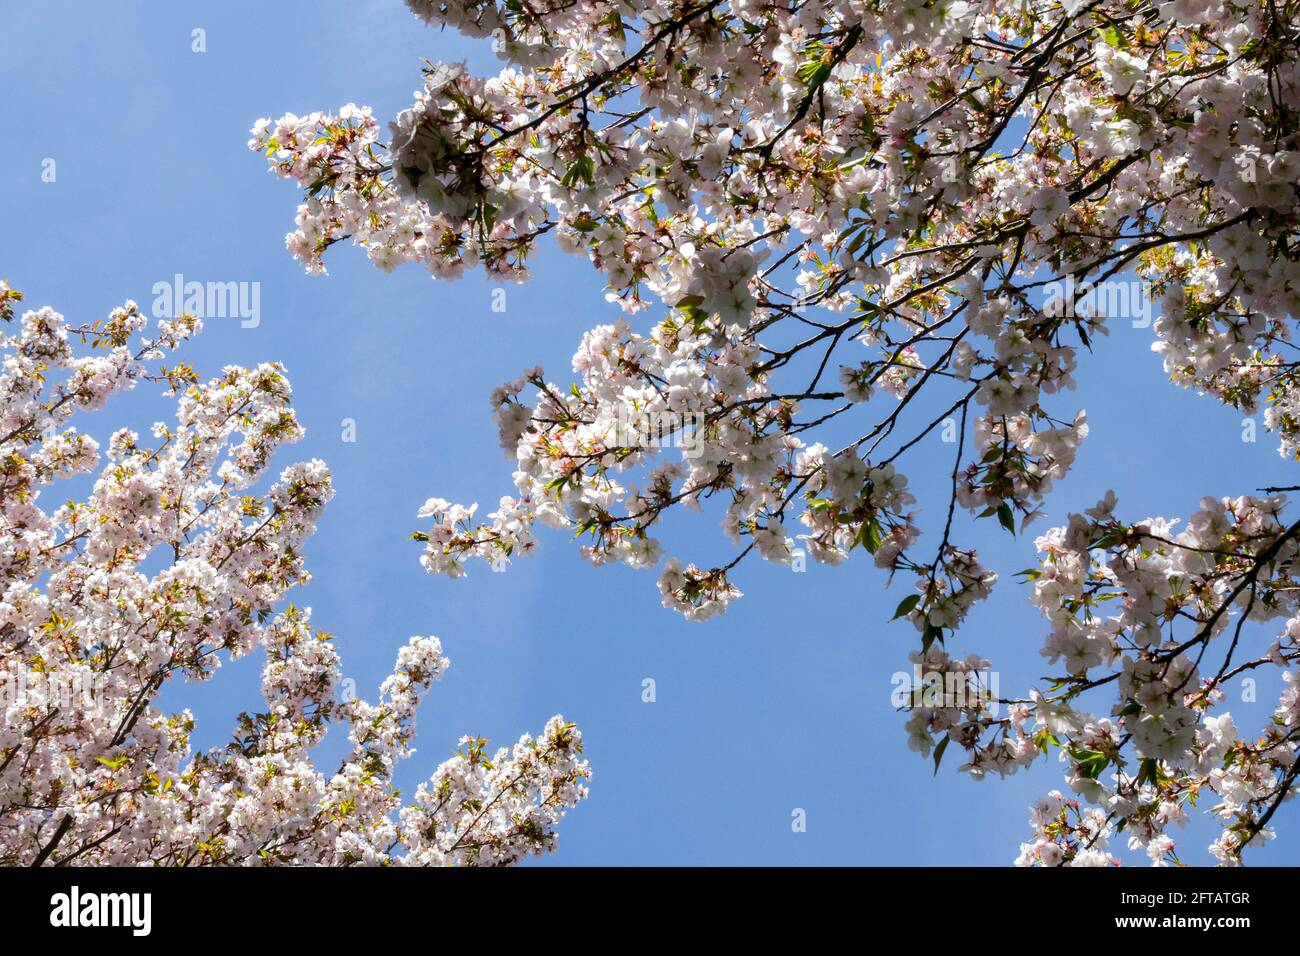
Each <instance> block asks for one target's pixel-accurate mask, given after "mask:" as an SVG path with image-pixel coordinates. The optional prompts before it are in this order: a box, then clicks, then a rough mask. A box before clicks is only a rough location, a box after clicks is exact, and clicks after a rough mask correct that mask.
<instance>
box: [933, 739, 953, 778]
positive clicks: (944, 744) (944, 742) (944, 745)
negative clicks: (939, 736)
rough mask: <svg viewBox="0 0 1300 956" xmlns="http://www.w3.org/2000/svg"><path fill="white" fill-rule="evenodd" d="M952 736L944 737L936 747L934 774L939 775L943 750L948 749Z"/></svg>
mask: <svg viewBox="0 0 1300 956" xmlns="http://www.w3.org/2000/svg"><path fill="white" fill-rule="evenodd" d="M951 739H952V738H951V737H944V738H943V740H941V741H939V746H937V747H935V748H934V775H935V776H936V777H937V776H939V761H940V760H942V759H943V752H944V751H945V750H947V749H948V741H949V740H951Z"/></svg>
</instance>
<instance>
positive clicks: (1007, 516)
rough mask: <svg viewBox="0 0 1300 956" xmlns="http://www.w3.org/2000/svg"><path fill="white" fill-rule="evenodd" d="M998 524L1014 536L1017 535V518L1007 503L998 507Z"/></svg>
mask: <svg viewBox="0 0 1300 956" xmlns="http://www.w3.org/2000/svg"><path fill="white" fill-rule="evenodd" d="M998 522H999V523H1000V524H1001V525H1002V527H1004V528H1006V529H1007V530H1008V531H1010V532H1011V534H1012V535H1013V536H1014V535H1015V533H1016V516H1015V513H1014V512H1013V511H1012V510H1011V506H1010V505H1009V504H1007V503H1006V502H1005V501H1004V502H1002V504H1000V505H998Z"/></svg>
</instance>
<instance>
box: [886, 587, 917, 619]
mask: <svg viewBox="0 0 1300 956" xmlns="http://www.w3.org/2000/svg"><path fill="white" fill-rule="evenodd" d="M920 603H921V595H919V594H909V595H908V596H907V597H905V598H903V600H901V601H899V602H898V610H897V611H895V612H894V616H893V617H891V618H890V620H891V621H897V620H898V619H899V618H900V617H903V616H904V615H906V614H911V613H912V609H913V608H914V607H916V606H917V605H918V604H920Z"/></svg>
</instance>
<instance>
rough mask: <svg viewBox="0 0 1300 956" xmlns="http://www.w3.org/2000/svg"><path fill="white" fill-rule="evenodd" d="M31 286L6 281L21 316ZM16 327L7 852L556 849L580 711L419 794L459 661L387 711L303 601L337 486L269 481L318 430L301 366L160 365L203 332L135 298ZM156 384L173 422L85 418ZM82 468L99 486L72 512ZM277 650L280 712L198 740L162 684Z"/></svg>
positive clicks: (268, 707) (214, 861) (54, 859)
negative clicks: (403, 774) (295, 383)
mask: <svg viewBox="0 0 1300 956" xmlns="http://www.w3.org/2000/svg"><path fill="white" fill-rule="evenodd" d="M21 298H22V296H21V294H20V293H18V292H17V291H16V290H13V289H11V288H10V287H9V286H8V285H7V284H3V283H0V317H2V318H3V320H4V321H5V322H6V323H7V324H9V323H14V322H15V318H14V311H15V310H14V306H15V305H16V304H17V303H18V302H19V301H20V300H21ZM16 321H17V325H18V329H17V330H16V331H15V332H14V333H12V334H10V333H9V332H8V331H5V333H4V334H3V336H2V342H3V348H4V353H5V359H4V368H3V372H2V373H0V508H2V512H0V569H3V576H2V577H0V711H2V712H3V720H2V721H0V862H2V863H5V864H38V865H39V864H50V865H63V864H78V865H80V864H87V865H139V864H156V865H218V864H220V865H261V864H330V865H345V864H369V865H387V864H405V865H433V864H436V865H448V864H465V865H480V864H493V865H495V864H509V863H514V862H516V861H518V860H520V859H522V858H523V857H525V856H528V855H531V854H536V853H540V852H544V851H547V850H550V849H552V848H553V847H554V843H555V827H556V825H557V824H558V823H559V821H560V820H561V818H562V817H563V816H564V812H565V810H566V809H567V808H569V807H571V806H574V805H575V804H577V803H578V802H579V801H581V800H582V799H583V798H584V797H585V795H586V788H585V785H584V781H585V780H586V779H587V778H588V777H589V776H590V770H589V768H588V765H587V762H586V761H585V760H583V759H582V758H581V753H582V736H581V734H580V733H579V731H578V730H577V728H576V727H575V726H574V725H573V724H572V723H568V722H566V721H564V720H563V719H562V718H561V717H558V716H557V717H554V718H552V719H551V720H550V721H549V722H548V723H547V724H546V727H545V729H544V730H543V731H542V733H541V734H540V735H539V736H538V737H537V738H534V737H532V736H529V735H524V736H522V737H520V738H519V741H518V742H517V743H516V744H515V745H514V746H513V747H509V748H502V749H500V750H498V751H496V752H495V754H491V753H490V752H489V751H488V749H487V742H486V741H484V740H482V739H480V738H476V737H465V738H463V739H462V740H461V745H460V749H459V750H458V751H457V752H456V754H455V755H454V756H453V757H452V758H451V759H449V760H447V761H446V762H445V763H443V764H442V765H441V766H440V767H438V768H437V770H436V771H435V772H434V774H433V775H432V777H431V778H430V779H429V781H428V782H427V783H425V784H422V785H421V787H420V789H419V790H418V792H417V793H416V794H415V796H414V799H413V801H412V802H409V803H403V801H402V799H401V797H400V795H399V794H398V793H397V791H396V790H394V789H393V786H392V784H393V773H394V769H395V765H396V763H397V762H398V761H399V760H401V759H403V758H405V757H408V756H409V755H410V754H411V753H413V750H412V748H411V746H410V744H411V740H412V738H413V735H414V732H415V711H416V707H417V706H418V704H419V702H420V699H421V697H422V696H423V694H424V693H425V692H426V691H427V690H428V688H429V687H430V685H431V684H432V683H433V682H434V681H436V680H438V679H440V678H441V677H442V675H443V673H444V672H445V671H446V669H447V667H448V661H447V659H446V657H444V656H443V654H442V647H441V645H440V643H439V642H438V640H437V639H436V638H432V637H415V638H412V639H411V640H410V642H409V643H408V644H407V645H406V646H404V647H403V648H402V649H401V651H400V652H399V654H398V657H397V662H396V665H395V667H394V670H393V673H392V676H390V677H389V678H388V679H387V680H386V681H384V683H383V685H382V687H380V688H379V696H378V698H377V699H376V701H375V702H374V703H369V702H367V701H365V700H362V699H359V698H355V697H346V698H345V695H344V694H343V692H342V683H343V681H342V671H341V664H340V660H339V656H338V653H337V652H336V650H335V647H334V644H333V641H332V637H331V635H330V634H329V633H327V632H325V631H323V630H319V629H316V628H314V627H313V626H312V621H311V612H310V609H307V608H301V607H297V606H295V605H293V604H287V605H286V604H285V603H284V598H285V596H286V595H287V594H288V592H289V591H290V590H291V589H292V588H293V587H295V586H296V585H300V584H304V583H306V582H307V581H308V580H310V573H309V572H308V570H307V568H306V567H305V565H304V561H303V545H304V543H305V542H306V540H307V539H308V538H309V537H310V536H311V534H312V532H313V531H314V529H315V525H316V521H317V520H318V518H319V516H320V514H321V512H322V510H323V508H324V507H325V505H326V503H327V502H328V501H329V500H330V498H331V496H332V494H333V491H332V489H331V484H330V475H329V471H328V469H327V468H326V466H325V464H324V463H323V462H321V461H316V460H313V461H306V462H299V463H297V464H291V465H288V466H286V467H284V468H283V469H282V470H281V471H280V472H279V474H278V477H275V478H274V480H269V479H268V478H267V476H268V475H269V469H270V463H271V459H272V457H273V456H274V455H275V453H276V452H277V450H279V449H280V447H281V446H283V445H285V444H289V443H292V442H294V441H297V440H298V439H299V438H300V437H301V436H302V434H303V430H302V427H301V426H300V425H299V423H298V420H297V418H296V417H295V415H294V411H293V408H292V405H291V402H290V399H291V390H290V386H289V382H288V379H287V378H286V377H285V372H284V369H283V368H282V367H281V366H280V365H278V364H274V363H268V364H263V365H259V366H257V367H256V368H253V369H246V368H239V367H235V366H230V367H227V368H225V369H223V370H222V372H221V374H220V375H219V376H217V377H215V378H212V379H209V380H206V381H205V380H203V379H202V378H200V376H199V375H198V373H197V372H195V370H194V369H193V368H192V367H191V366H190V365H189V364H188V363H186V362H183V361H180V360H179V356H178V357H177V359H176V361H175V364H164V363H168V362H171V361H172V360H171V359H170V356H172V355H173V354H175V353H176V351H177V349H178V348H180V346H181V345H182V344H183V343H184V342H185V341H186V340H188V339H189V338H191V337H192V336H193V335H194V334H195V333H197V332H198V331H199V328H200V323H199V321H198V320H197V319H196V318H194V317H193V316H191V315H188V314H186V315H181V316H180V317H178V318H177V319H175V320H173V321H161V322H159V323H158V327H157V330H156V333H155V334H154V335H152V336H151V337H147V338H146V337H145V336H144V333H145V331H146V327H147V324H148V321H147V319H146V317H145V315H144V314H143V313H142V312H141V311H140V309H139V308H138V307H137V306H136V304H135V303H133V302H128V303H126V304H125V305H124V306H122V307H121V308H118V309H115V310H113V311H112V312H111V313H110V314H109V316H108V318H107V319H104V320H102V321H98V322H94V323H91V324H87V325H72V324H69V323H68V322H67V321H66V320H65V319H64V318H63V316H61V315H59V314H58V313H57V312H55V311H53V310H52V309H49V308H43V309H38V310H35V311H29V312H26V313H24V314H22V316H21V317H20V318H18V319H17V320H16ZM140 383H152V384H156V385H159V386H161V387H162V389H163V391H164V394H165V395H166V396H167V397H168V398H169V399H170V401H172V402H174V404H175V420H174V421H173V422H170V423H169V422H159V423H157V424H155V425H154V426H153V429H152V433H151V436H150V437H148V438H144V437H142V436H140V435H139V434H137V433H135V432H133V431H131V430H129V429H124V428H123V429H118V430H116V431H114V432H113V433H112V434H111V435H110V436H109V437H108V439H107V443H106V445H105V446H103V447H102V448H101V445H100V443H99V442H98V441H97V440H96V439H95V438H92V437H91V436H90V434H88V433H87V432H86V431H84V430H83V426H84V423H86V422H88V421H91V419H88V417H87V416H88V414H89V413H94V412H96V411H98V410H100V409H102V408H103V407H104V406H105V404H106V403H107V402H108V400H109V399H110V398H111V397H112V396H113V395H114V394H115V393H118V392H121V391H124V390H127V389H131V388H134V387H135V386H136V385H138V384H140ZM101 450H102V451H103V453H104V456H105V459H101ZM77 476H83V477H84V480H85V482H86V483H87V484H86V488H87V493H86V494H85V495H84V496H83V497H80V498H77V497H73V498H67V499H66V500H65V498H64V496H62V495H61V494H60V493H59V484H58V483H59V482H60V481H62V480H65V479H69V478H75V477H77ZM51 499H52V501H51ZM46 501H51V503H49V504H46V503H45V502H46ZM59 502H63V503H59ZM259 648H260V649H261V650H262V651H264V652H265V658H266V662H265V665H264V667H263V670H262V692H263V696H264V698H265V702H266V704H265V710H262V711H259V712H256V713H241V714H240V715H239V716H238V718H237V721H236V725H235V728H234V733H233V736H232V738H231V741H230V743H229V744H228V745H226V746H225V747H224V748H219V749H216V750H211V751H206V752H195V750H194V748H193V747H192V746H191V737H192V735H193V734H194V732H195V718H194V716H193V714H192V713H191V712H190V711H189V710H187V709H180V710H170V709H165V708H163V707H162V706H161V705H160V703H159V695H160V693H161V692H162V691H163V690H164V688H165V687H167V686H168V685H169V684H170V683H173V682H181V681H202V680H207V679H209V678H211V677H212V676H213V674H214V673H215V672H216V671H217V669H218V668H219V667H220V666H221V665H222V663H223V662H228V661H231V660H234V659H236V658H239V657H242V656H244V655H246V654H248V653H250V652H252V651H254V650H256V649H259ZM331 725H336V726H339V727H341V728H345V729H346V733H347V735H348V740H349V742H350V749H349V750H348V752H347V754H346V756H345V757H344V759H343V760H342V762H341V763H340V765H339V767H338V769H337V770H335V771H333V772H328V771H322V770H320V769H317V767H316V766H315V765H314V763H313V759H312V755H311V749H312V748H313V747H314V746H315V745H316V744H318V743H319V742H320V741H321V740H322V739H323V738H324V736H325V734H326V732H327V730H328V729H329V727H330V726H331Z"/></svg>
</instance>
